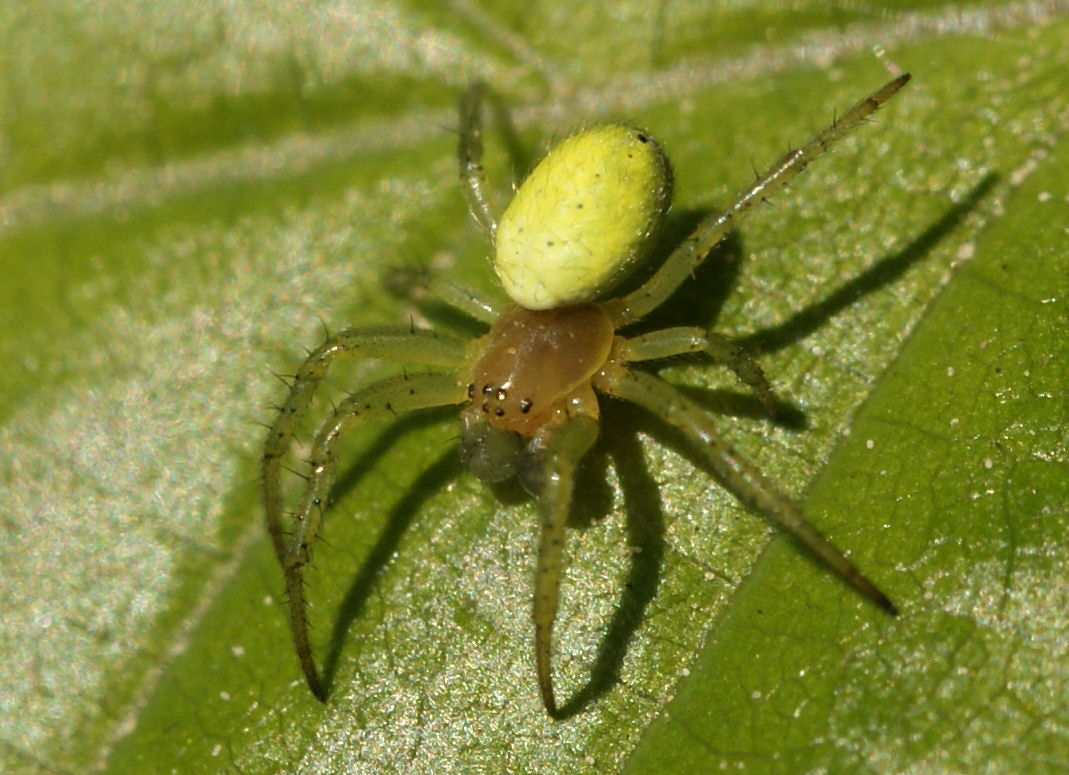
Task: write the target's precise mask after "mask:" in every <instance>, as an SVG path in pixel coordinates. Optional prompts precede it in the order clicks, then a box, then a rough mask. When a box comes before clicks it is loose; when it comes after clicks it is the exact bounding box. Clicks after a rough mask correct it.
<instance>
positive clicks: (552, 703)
mask: <svg viewBox="0 0 1069 775" xmlns="http://www.w3.org/2000/svg"><path fill="white" fill-rule="evenodd" d="M597 436H598V421H597V420H596V419H595V418H593V417H589V416H587V415H579V416H576V417H573V418H572V419H570V420H568V421H566V422H565V423H564V424H563V425H561V426H558V427H556V428H554V429H553V430H552V431H549V432H548V433H547V438H546V442H547V443H546V448H545V457H544V464H543V465H544V468H545V479H544V482H543V485H542V492H541V494H540V496H539V506H540V509H541V515H542V532H541V536H540V538H539V544H538V569H537V571H536V574H535V592H534V625H535V668H536V671H537V673H538V688H539V690H540V691H541V693H542V703H543V704H544V705H545V708H546V712H547V713H549V715H550V716H554V715H556V713H557V702H556V700H555V699H554V696H553V668H552V664H551V662H550V656H551V653H552V647H553V622H554V621H555V620H556V618H557V607H558V602H559V595H560V577H561V558H562V555H563V553H564V528H565V525H566V524H567V522H568V513H569V511H570V509H571V505H572V485H573V483H574V479H575V468H576V466H577V465H578V464H579V460H580V459H581V458H582V457H583V455H585V454H586V452H587V450H588V449H590V447H591V446H592V445H593V444H594V440H595V439H596V438H597Z"/></svg>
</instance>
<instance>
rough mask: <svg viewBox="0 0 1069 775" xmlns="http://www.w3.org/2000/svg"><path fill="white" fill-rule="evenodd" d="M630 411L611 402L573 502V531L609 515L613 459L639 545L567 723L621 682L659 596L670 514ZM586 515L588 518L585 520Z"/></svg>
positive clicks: (566, 713)
mask: <svg viewBox="0 0 1069 775" xmlns="http://www.w3.org/2000/svg"><path fill="white" fill-rule="evenodd" d="M627 411H628V410H627V408H626V407H625V406H623V405H622V404H619V403H617V402H606V403H605V404H604V406H603V409H602V416H603V422H602V426H601V435H600V438H599V439H598V443H597V444H596V445H595V446H594V448H593V449H592V450H591V451H590V453H589V454H588V455H587V457H586V458H584V459H583V462H582V465H581V468H580V471H579V480H578V481H577V484H579V485H580V486H578V487H577V488H576V491H577V497H576V499H575V501H574V502H573V504H572V513H573V518H572V520H571V521H570V522H569V525H570V526H571V527H576V526H578V525H577V523H578V524H582V525H588V524H590V523H591V522H593V521H595V519H592V518H591V517H590V516H589V515H599V516H603V515H605V514H607V513H608V511H609V509H610V508H611V502H612V493H611V492H610V491H609V488H608V485H607V483H606V482H607V477H606V473H607V469H608V466H609V462H610V460H611V462H612V465H613V467H614V468H615V470H616V474H617V478H618V480H619V482H620V488H621V490H622V495H623V503H624V510H625V513H626V520H627V545H628V546H629V547H635V551H634V552H632V553H631V560H630V568H629V569H628V572H627V579H626V581H625V582H624V588H623V592H622V593H621V595H620V600H619V603H618V604H617V605H616V608H615V611H614V612H613V615H612V618H611V619H610V620H609V623H608V626H607V627H606V629H605V634H604V636H603V637H602V638H601V643H600V645H599V646H598V653H597V656H596V657H595V659H594V663H593V665H592V666H591V668H590V680H589V681H587V682H586V683H585V684H584V685H583V686H582V687H581V688H580V689H579V690H578V691H577V692H576V693H575V694H573V695H572V696H571V698H569V699H568V701H567V702H566V703H565V704H564V705H562V706H561V707H560V708H558V709H557V712H556V713H555V714H554V718H556V719H560V720H563V719H567V718H570V717H572V716H575V715H577V714H578V713H581V712H582V711H583V710H585V709H586V708H587V707H588V706H589V705H591V704H592V703H593V702H594V701H595V700H597V699H598V698H599V697H601V696H602V695H604V694H607V693H608V692H610V691H611V690H612V689H613V687H615V686H616V685H617V684H618V683H620V680H621V679H620V671H621V668H622V666H623V661H624V657H625V656H626V655H627V649H628V646H629V645H630V643H631V640H632V639H633V638H634V635H635V633H636V632H637V630H638V627H639V625H640V624H641V623H642V621H643V620H644V619H645V614H646V609H647V607H648V606H649V604H650V603H651V602H652V601H653V598H654V597H655V596H656V594H657V588H658V587H659V585H660V578H661V566H662V564H663V561H664V553H665V538H664V530H665V528H664V512H663V510H662V508H661V499H660V494H659V493H660V491H659V488H658V486H657V482H656V480H654V478H653V476H652V474H651V473H650V470H649V467H648V465H647V464H646V461H645V457H644V456H643V453H642V447H641V446H640V445H639V442H638V435H637V432H636V431H637V430H639V429H642V427H643V426H640V425H636V423H635V422H634V421H633V419H632V418H625V417H624V416H623V415H624V413H625V412H627ZM580 514H584V515H587V516H585V517H580V516H579V515H580Z"/></svg>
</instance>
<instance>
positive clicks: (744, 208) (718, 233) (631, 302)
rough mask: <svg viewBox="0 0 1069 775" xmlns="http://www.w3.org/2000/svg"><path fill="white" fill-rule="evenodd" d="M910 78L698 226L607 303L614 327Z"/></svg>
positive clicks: (866, 102) (660, 295) (658, 300)
mask: <svg viewBox="0 0 1069 775" xmlns="http://www.w3.org/2000/svg"><path fill="white" fill-rule="evenodd" d="M909 77H910V76H909V73H905V74H903V75H900V76H898V77H897V78H895V79H894V80H892V81H888V82H887V83H886V84H884V85H883V86H881V87H880V88H879V89H877V90H876V91H874V92H873V93H872V94H870V95H869V96H867V97H865V98H864V99H863V100H861V101H860V102H858V103H857V104H856V105H854V106H853V107H852V108H850V110H848V111H847V112H846V113H845V114H844V115H843V116H842V117H841V118H836V119H835V120H834V121H832V122H831V123H830V124H828V126H826V127H824V129H822V130H821V131H820V132H818V133H817V134H815V135H814V136H813V137H812V138H810V139H809V140H808V141H807V142H806V143H805V144H804V145H803V146H802V147H801V148H797V149H795V150H793V151H789V152H787V153H786V154H785V155H784V156H783V157H782V158H780V159H779V161H777V162H776V163H775V164H773V165H772V166H771V167H769V168H768V169H767V170H765V171H764V173H763V174H761V175H760V176H759V177H758V178H757V180H755V181H754V182H753V184H752V185H751V186H750V187H749V188H747V189H746V190H745V191H743V192H742V193H740V194H739V195H738V196H736V197H735V201H734V202H732V203H731V204H730V205H729V206H728V208H727V209H726V210H724V211H723V212H721V213H719V214H717V215H714V216H712V217H710V218H707V219H706V220H704V221H702V222H701V223H700V224H698V227H697V228H696V229H695V230H694V232H693V233H692V234H691V235H690V236H689V237H687V238H686V239H685V240H684V241H683V242H682V244H680V246H679V247H678V248H676V249H675V250H674V251H672V253H671V255H669V256H668V258H667V259H665V262H664V264H663V265H662V266H661V268H660V269H658V270H657V272H656V273H655V274H654V275H653V277H651V278H650V279H649V280H647V281H646V283H645V284H643V285H642V287H640V288H638V289H637V290H635V291H634V292H632V293H629V294H628V295H627V296H623V297H621V298H619V299H613V300H611V301H608V302H606V303H605V309H606V310H608V312H609V314H610V315H611V316H612V319H613V323H614V324H615V326H616V328H617V329H619V328H621V327H623V326H626V325H628V324H629V323H634V322H635V321H637V320H641V319H642V318H644V317H645V316H646V315H647V314H649V313H650V312H651V311H652V310H655V309H657V307H659V306H661V304H663V303H664V302H665V301H667V299H668V297H669V296H671V295H672V293H674V292H675V290H676V288H678V287H679V286H680V284H682V283H683V281H684V280H686V279H687V278H688V277H690V275H691V274H692V273H693V272H694V269H695V267H697V266H698V264H700V263H701V262H702V261H704V260H705V257H706V256H708V255H709V252H710V251H711V250H712V249H713V248H715V247H716V246H717V245H718V244H719V243H720V241H721V240H722V239H724V237H726V236H727V235H728V233H729V232H730V231H731V230H732V229H734V228H736V227H737V226H738V225H739V223H740V222H741V221H742V220H743V219H744V218H745V217H746V216H747V215H748V214H749V212H750V211H751V210H752V209H753V206H754V205H755V204H757V203H758V202H763V201H765V200H766V199H768V198H769V197H770V196H772V195H773V194H775V193H777V192H778V191H781V190H783V189H784V188H785V187H786V186H787V185H788V184H789V183H790V182H791V181H792V180H794V178H795V177H797V176H798V175H799V174H801V173H802V172H803V171H804V170H805V169H806V167H808V166H809V163H810V162H812V161H814V160H815V159H817V158H819V157H821V156H823V155H824V154H825V153H827V152H828V150H829V149H830V148H831V146H832V145H833V144H834V143H836V142H838V141H839V140H841V139H842V138H844V137H846V135H848V134H850V132H852V131H853V130H854V129H856V128H857V127H858V126H860V125H861V124H862V123H864V121H865V119H867V118H868V117H869V116H871V115H872V114H873V113H875V112H876V111H877V110H879V109H880V107H881V106H882V105H883V104H884V103H885V102H887V101H888V100H889V99H891V97H893V96H894V95H895V94H897V93H898V90H899V89H901V88H902V87H903V86H905V85H906V83H907V82H908V81H909Z"/></svg>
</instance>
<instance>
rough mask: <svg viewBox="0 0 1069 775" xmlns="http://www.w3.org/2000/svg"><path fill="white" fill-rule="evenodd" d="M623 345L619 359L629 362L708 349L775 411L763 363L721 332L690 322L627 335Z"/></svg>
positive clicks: (773, 397) (770, 411)
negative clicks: (686, 324) (690, 323)
mask: <svg viewBox="0 0 1069 775" xmlns="http://www.w3.org/2000/svg"><path fill="white" fill-rule="evenodd" d="M623 347H624V349H623V350H622V351H621V358H620V360H622V361H626V362H629V363H633V362H635V361H652V360H657V359H660V358H669V357H671V356H673V355H684V354H686V353H698V352H704V353H707V354H708V355H710V356H712V358H713V360H714V361H715V362H717V363H719V364H722V365H724V366H727V367H728V368H729V369H731V370H732V371H733V372H735V376H737V377H738V378H739V380H740V381H742V382H743V383H744V384H746V385H747V386H749V388H750V389H751V390H753V392H754V394H755V395H756V396H757V399H758V400H759V401H760V402H761V404H762V405H763V406H764V407H765V409H766V410H767V411H768V413H769V414H770V415H773V416H774V415H775V414H776V396H775V394H774V393H773V392H772V386H771V385H770V384H769V382H768V379H766V378H765V372H764V370H763V369H762V368H761V365H760V364H759V363H758V362H757V360H756V359H755V358H754V357H753V355H751V354H750V353H749V352H748V351H747V350H746V348H744V347H743V346H742V345H740V344H738V343H737V342H734V341H732V340H731V339H729V338H728V337H726V336H724V335H722V334H716V333H713V332H712V331H703V330H702V329H700V328H693V327H690V326H680V327H678V328H663V329H661V330H660V331H651V332H650V333H648V334H641V335H639V336H635V337H632V338H630V339H627V340H626V341H625V342H624V345H623Z"/></svg>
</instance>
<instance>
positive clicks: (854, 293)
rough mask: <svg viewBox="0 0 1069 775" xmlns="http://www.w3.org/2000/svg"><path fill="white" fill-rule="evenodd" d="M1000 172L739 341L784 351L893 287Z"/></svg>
mask: <svg viewBox="0 0 1069 775" xmlns="http://www.w3.org/2000/svg"><path fill="white" fill-rule="evenodd" d="M999 179H1000V176H999V175H998V173H994V172H992V173H990V174H988V175H985V176H984V177H983V178H982V179H981V180H980V182H979V183H977V184H976V185H975V186H973V188H972V190H970V191H969V193H968V194H967V195H966V196H965V197H964V198H963V199H962V200H961V201H960V202H958V203H957V204H955V205H954V206H953V207H951V208H949V209H948V210H947V211H946V212H945V213H944V214H943V215H942V216H941V217H940V218H939V219H938V220H936V221H935V222H933V223H932V224H931V225H930V226H928V228H927V229H925V230H924V231H923V232H921V233H920V234H919V235H918V236H917V237H915V238H914V239H913V240H912V241H910V242H909V243H908V244H906V245H905V247H903V248H902V249H901V250H899V251H897V252H896V253H893V254H891V255H889V256H887V257H885V258H883V259H881V260H880V261H877V262H876V263H875V264H873V265H872V266H871V267H869V268H868V269H866V270H865V271H864V272H862V273H861V274H859V275H857V276H856V277H854V278H853V279H851V280H849V281H847V282H845V283H843V284H842V285H840V286H839V287H838V288H837V289H835V290H834V291H832V292H831V293H830V294H828V295H827V296H825V297H824V299H823V300H821V301H819V302H817V303H815V304H811V305H809V306H808V307H805V308H803V309H800V310H799V311H798V312H796V313H795V314H794V315H793V316H791V317H790V318H788V319H787V320H785V321H784V322H782V323H780V324H779V325H777V326H773V327H772V328H768V329H765V330H763V331H757V332H755V333H753V334H750V335H748V336H744V337H741V338H739V339H738V340H736V341H737V342H738V343H739V344H740V345H742V346H743V347H745V348H746V349H748V350H750V351H751V352H754V353H768V352H775V351H777V350H782V349H783V348H785V347H788V346H790V345H792V344H794V343H795V342H797V341H799V340H800V339H803V338H805V337H806V336H808V335H809V334H811V333H813V332H814V331H817V330H818V329H820V328H821V327H822V326H824V325H826V324H827V322H828V321H829V320H831V319H832V318H833V317H835V315H836V314H838V313H839V312H841V311H842V310H844V309H846V308H847V307H849V306H851V305H853V304H855V303H856V302H857V301H858V300H860V299H862V298H864V297H865V296H868V295H869V294H871V293H873V292H875V291H877V290H879V289H880V288H883V287H884V286H887V285H890V284H891V283H893V282H895V281H896V280H898V279H899V278H900V277H901V276H902V275H903V274H905V273H906V271H907V270H908V269H909V268H910V267H911V266H913V265H914V264H916V263H918V262H919V261H920V260H921V259H922V258H924V257H925V256H927V255H928V254H929V253H931V251H932V250H933V249H934V248H935V246H936V245H938V244H939V243H940V242H941V241H942V240H943V239H944V238H945V237H947V236H948V235H949V234H950V233H951V232H952V231H954V229H956V228H957V227H958V226H959V225H960V224H961V223H962V221H964V220H965V218H966V216H968V215H969V214H970V213H971V212H973V211H974V210H975V209H976V208H977V207H978V206H979V204H980V202H981V201H983V199H984V198H985V197H986V196H987V194H988V193H989V192H990V191H991V189H992V188H993V187H994V185H995V184H996V183H997V182H998V181H999Z"/></svg>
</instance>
